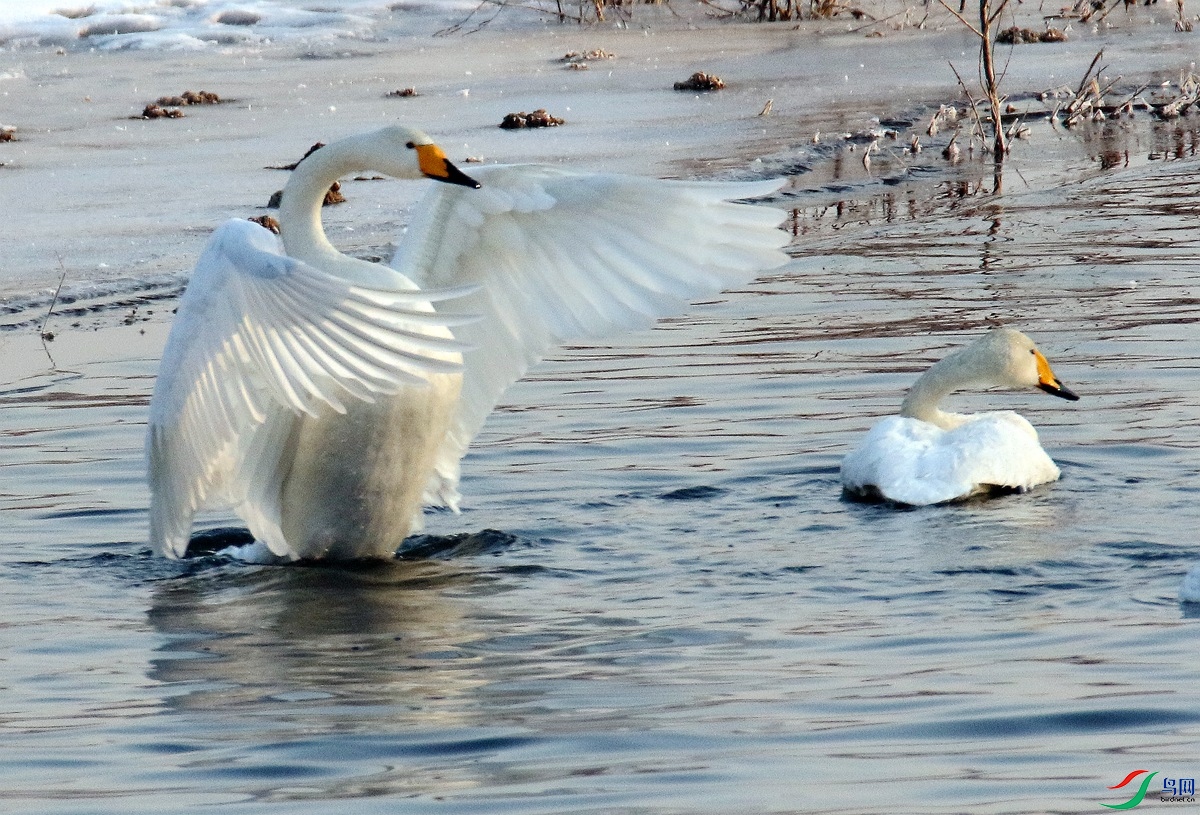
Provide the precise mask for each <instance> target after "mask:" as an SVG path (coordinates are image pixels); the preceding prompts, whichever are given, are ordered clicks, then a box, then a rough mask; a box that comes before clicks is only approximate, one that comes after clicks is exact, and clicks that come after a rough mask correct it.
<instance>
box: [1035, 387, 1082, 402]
mask: <svg viewBox="0 0 1200 815" xmlns="http://www.w3.org/2000/svg"><path fill="white" fill-rule="evenodd" d="M1038 387H1039V388H1041V389H1042V390H1044V391H1045V392H1046V393H1048V394H1050V395H1051V396H1057V397H1059V398H1060V399H1066V400H1067V401H1068V402H1078V401H1079V394H1077V393H1075V391H1073V390H1071V389H1070V388H1068V387H1065V386H1063V385H1062V384H1060V383H1058V382H1053V383H1051V382H1040V383H1038Z"/></svg>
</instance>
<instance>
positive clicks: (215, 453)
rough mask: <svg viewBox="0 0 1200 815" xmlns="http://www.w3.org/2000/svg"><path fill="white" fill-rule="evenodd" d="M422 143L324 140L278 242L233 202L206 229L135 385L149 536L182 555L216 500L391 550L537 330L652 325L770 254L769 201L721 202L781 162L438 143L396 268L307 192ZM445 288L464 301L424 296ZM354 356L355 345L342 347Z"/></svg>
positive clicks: (437, 498) (266, 528) (280, 536)
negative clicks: (712, 173)
mask: <svg viewBox="0 0 1200 815" xmlns="http://www.w3.org/2000/svg"><path fill="white" fill-rule="evenodd" d="M414 145H415V148H416V152H417V153H420V155H419V156H418V155H414V150H413V148H414ZM430 150H436V148H433V147H432V143H431V142H430V141H429V139H428V137H426V136H424V134H421V133H420V132H419V131H414V130H410V129H407V128H398V127H393V128H385V129H384V130H382V131H378V132H376V133H371V134H367V135H365V136H358V137H352V138H350V139H344V140H342V141H341V142H335V143H333V144H331V145H329V146H327V147H324V148H322V149H321V150H318V151H316V152H315V153H313V154H312V155H310V156H309V157H308V158H307V159H305V160H304V161H303V162H301V164H300V165H299V166H298V167H297V169H296V170H295V171H294V173H293V175H292V178H291V179H290V180H289V182H288V185H287V187H286V188H285V191H284V196H283V201H282V204H281V208H280V223H281V225H282V246H280V245H279V244H278V243H277V242H276V239H275V238H274V237H273V236H272V235H271V234H270V233H268V232H267V231H266V230H263V229H260V228H259V227H257V226H255V225H253V224H249V223H244V222H238V221H231V222H229V223H227V224H225V225H224V226H222V227H220V228H219V229H218V230H217V231H216V232H215V233H214V235H213V238H212V240H211V241H210V243H209V246H208V247H207V248H206V250H205V252H204V255H203V256H202V257H201V259H200V262H199V263H198V264H197V267H196V271H195V273H194V274H193V277H192V280H191V282H190V283H189V286H188V289H187V291H186V292H185V294H184V297H183V299H182V300H181V302H180V307H179V310H178V316H177V318H176V324H175V326H174V328H173V329H172V332H171V337H170V339H169V340H168V344H167V349H166V351H165V352H164V355H163V364H162V367H161V369H160V373H159V379H158V382H157V384H156V387H155V393H154V398H153V400H152V402H151V408H150V431H149V440H148V453H149V467H150V484H151V490H152V496H153V498H152V505H151V542H152V544H153V545H154V547H155V549H156V551H158V552H160V553H162V554H164V555H167V556H169V557H180V556H182V555H183V554H184V552H185V551H186V549H187V545H188V540H189V536H190V528H191V523H192V518H193V516H194V514H195V513H196V512H197V511H198V510H199V509H201V508H204V507H207V506H217V505H230V506H233V507H234V509H235V510H236V511H237V512H238V514H239V515H240V516H241V517H242V518H243V520H245V521H246V523H247V525H248V526H249V527H250V530H251V532H253V533H254V535H255V538H256V539H257V541H259V542H260V543H262V544H264V545H265V546H266V547H268V548H269V549H270V551H271V552H272V553H274V554H275V555H276V556H279V557H283V558H288V559H298V558H311V559H316V558H362V557H376V558H387V557H391V556H392V555H393V553H394V552H395V550H396V548H397V547H398V546H399V544H400V543H401V541H403V540H404V538H405V537H406V536H407V535H408V534H410V532H412V531H415V530H417V529H419V528H420V523H421V507H422V503H423V502H424V503H436V504H442V505H446V506H449V507H451V508H452V509H455V510H457V506H458V498H459V496H458V491H457V487H458V473H459V461H460V459H461V458H462V456H463V455H464V454H465V453H466V449H467V446H468V445H469V443H470V442H471V440H472V438H474V436H475V434H476V433H477V432H478V430H479V428H480V427H481V426H482V424H483V421H484V419H485V418H486V416H487V415H488V413H490V412H491V409H492V407H493V406H494V405H495V403H496V401H497V400H498V399H499V397H500V395H501V394H502V393H503V391H504V389H505V388H506V387H508V385H509V384H511V383H512V382H514V381H515V380H517V379H518V378H520V377H521V375H522V374H523V373H524V372H525V371H526V370H527V368H528V367H529V366H530V365H531V364H533V363H534V362H536V361H537V360H539V359H540V358H541V357H542V356H544V355H545V353H546V352H547V351H548V350H549V349H551V348H553V347H554V346H557V345H559V344H561V343H562V342H564V341H565V340H568V339H572V338H579V337H596V336H602V335H604V334H608V333H612V332H614V331H616V330H619V329H625V328H637V327H644V326H648V325H650V324H652V323H653V322H654V320H656V319H657V318H659V317H663V316H666V315H668V314H673V313H677V312H679V311H681V310H682V308H683V306H684V304H685V303H686V301H687V300H688V299H691V298H695V297H698V296H701V295H703V294H709V293H712V292H715V291H718V290H720V289H722V288H725V287H728V286H731V285H734V284H737V283H739V282H744V281H746V280H748V279H752V278H753V277H754V276H755V275H756V274H757V273H758V272H760V271H762V270H764V269H770V268H774V267H776V266H779V265H781V264H782V263H783V262H785V261H786V255H784V254H783V252H782V251H781V247H782V246H783V245H784V244H785V243H786V242H787V236H786V235H785V234H784V233H783V232H781V231H780V230H778V229H777V228H776V227H777V225H778V223H779V221H780V220H782V213H781V212H780V211H779V210H776V209H770V208H766V207H757V206H749V205H744V204H734V203H729V201H730V200H731V199H738V198H749V197H755V196H761V195H765V194H767V193H770V192H772V191H774V190H775V189H777V188H778V187H779V185H780V182H776V181H769V182H757V183H743V184H714V183H689V182H668V181H658V180H653V179H641V178H632V177H623V176H611V175H585V174H579V173H572V172H569V171H566V170H560V169H556V168H551V167H540V166H520V167H518V166H512V167H503V166H496V167H483V168H479V169H478V171H477V172H475V173H473V175H475V176H476V178H477V179H478V180H479V181H480V182H481V184H482V188H481V189H471V188H468V187H467V186H466V184H467V183H469V182H470V181H471V180H470V179H466V178H465V176H462V174H461V173H458V171H457V170H456V169H454V168H453V167H452V166H451V165H449V163H448V162H445V166H446V167H447V168H449V170H450V171H452V173H451V175H454V174H457V178H451V179H449V180H454V181H457V183H458V184H459V185H460V186H452V185H450V184H437V185H434V189H433V190H431V191H430V192H429V193H428V194H427V195H426V196H425V198H424V199H422V201H421V203H420V205H419V206H418V212H419V214H418V215H417V216H416V218H415V220H414V222H413V223H412V224H411V225H410V228H409V230H408V235H407V237H406V238H405V240H404V242H403V243H402V244H401V246H400V248H399V250H398V251H397V254H396V256H395V258H394V259H393V262H392V267H393V268H388V267H385V266H382V265H379V264H372V263H367V262H364V261H359V260H356V259H353V258H350V257H347V256H345V255H343V254H341V253H339V252H338V251H337V250H336V249H334V248H333V247H332V246H331V245H330V244H329V242H328V241H327V240H326V238H325V235H324V233H323V231H322V229H321V224H320V201H321V198H322V196H323V194H324V191H325V190H326V189H327V188H328V187H329V185H330V184H331V183H332V182H333V181H335V180H337V179H338V178H339V177H341V176H342V175H345V174H347V173H351V172H361V171H366V170H375V171H382V172H386V173H388V174H390V175H393V176H396V177H400V178H419V177H421V175H429V176H431V177H440V176H441V172H440V164H439V162H444V156H442V155H441V153H440V151H438V152H437V153H436V156H435V158H436V160H433V159H431V158H430V155H429V154H428V151H430ZM418 159H419V161H418ZM431 168H433V171H432V172H431ZM442 180H447V179H445V178H443V179H442ZM464 287H465V288H464ZM317 289H320V293H319V294H314V293H313V292H314V291H315V290H317ZM451 296H453V297H455V298H456V299H455V301H454V303H453V308H452V310H453V311H454V312H455V313H460V314H473V315H477V316H478V319H477V320H475V321H473V322H472V321H466V320H462V319H459V320H456V319H454V318H453V317H451V318H447V317H443V316H441V315H440V314H439V313H438V312H436V311H435V310H434V307H433V305H432V303H433V302H435V301H438V300H444V299H447V298H449V297H451ZM360 301H363V302H360ZM344 311H348V312H351V314H350V316H346V315H343V314H342V312H344ZM330 315H333V317H332V318H331V317H330ZM339 320H340V321H341V322H342V323H346V322H349V323H352V324H353V330H352V331H350V332H347V331H345V330H343V329H340V328H339V327H338V325H340V323H339ZM330 348H333V349H334V350H329V349H330ZM321 349H325V354H324V356H322V355H321V354H320V353H318V352H319V351H320V350H321ZM356 355H357V356H358V357H364V358H366V360H367V362H363V363H362V364H359V365H354V364H350V363H347V362H346V361H345V359H343V356H345V357H347V358H350V359H354V358H355V357H356Z"/></svg>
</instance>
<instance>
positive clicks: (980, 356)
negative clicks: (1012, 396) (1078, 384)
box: [967, 328, 1079, 402]
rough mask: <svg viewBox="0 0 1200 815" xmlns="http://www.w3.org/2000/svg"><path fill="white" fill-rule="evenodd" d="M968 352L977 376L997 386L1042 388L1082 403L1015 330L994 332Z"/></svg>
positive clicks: (1005, 329)
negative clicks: (978, 374)
mask: <svg viewBox="0 0 1200 815" xmlns="http://www.w3.org/2000/svg"><path fill="white" fill-rule="evenodd" d="M967 351H968V352H970V356H971V357H972V358H973V362H974V364H975V366H976V367H977V371H978V373H980V374H981V375H983V377H984V378H986V379H990V380H991V381H992V382H994V383H996V384H999V385H1009V386H1010V387H1014V388H1040V389H1041V390H1044V391H1045V392H1046V393H1049V394H1051V395H1053V396H1058V397H1061V398H1063V399H1069V400H1071V401H1072V402H1074V401H1076V400H1078V399H1079V397H1078V396H1077V395H1075V393H1074V392H1073V391H1071V390H1070V389H1069V388H1067V387H1065V386H1064V385H1063V384H1062V383H1061V382H1059V381H1058V377H1057V376H1055V375H1054V371H1053V370H1051V369H1050V363H1049V362H1047V361H1046V358H1045V357H1044V356H1042V352H1041V351H1039V350H1038V348H1037V346H1036V345H1034V343H1033V340H1031V339H1029V337H1027V336H1025V335H1024V334H1022V333H1021V332H1020V331H1017V330H1016V329H1015V328H997V329H993V330H992V331H989V332H988V333H987V334H985V335H984V336H983V337H981V338H980V339H979V340H978V341H977V342H976V343H975V344H974V345H972V346H970V347H969V348H968V349H967Z"/></svg>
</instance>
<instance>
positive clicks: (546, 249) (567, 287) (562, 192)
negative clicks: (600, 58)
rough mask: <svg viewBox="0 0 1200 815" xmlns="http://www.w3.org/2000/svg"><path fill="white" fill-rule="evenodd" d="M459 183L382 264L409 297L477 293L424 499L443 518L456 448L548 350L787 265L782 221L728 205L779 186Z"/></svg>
mask: <svg viewBox="0 0 1200 815" xmlns="http://www.w3.org/2000/svg"><path fill="white" fill-rule="evenodd" d="M472 175H473V176H475V177H476V178H477V179H478V180H479V182H480V184H481V185H482V188H481V189H479V190H473V189H467V188H461V187H451V185H448V184H438V185H435V188H434V189H433V190H431V191H430V192H429V193H428V194H427V195H426V197H425V198H424V200H423V201H422V202H421V206H420V208H419V209H420V214H419V215H418V217H417V219H416V220H415V221H414V222H413V224H412V225H411V226H410V228H409V231H408V235H407V236H406V238H405V239H404V241H403V242H402V243H401V245H400V248H399V250H398V252H397V255H396V257H395V259H394V261H393V267H394V268H395V269H397V270H398V271H399V272H400V273H402V274H404V275H405V276H407V277H409V278H411V279H412V280H414V281H416V282H417V284H418V285H419V286H420V287H422V288H425V287H429V286H459V285H463V284H476V285H478V286H479V290H478V291H477V292H476V293H475V294H473V295H471V296H469V297H467V298H465V299H464V302H463V306H462V307H463V309H464V310H466V311H469V312H472V313H477V314H481V315H484V317H483V319H482V320H481V321H480V322H477V323H474V324H472V325H469V326H465V327H464V328H462V329H461V330H458V331H456V332H455V333H456V336H458V337H459V338H460V339H463V340H464V341H465V342H466V343H467V344H469V345H470V346H472V348H471V350H470V351H469V352H467V353H466V354H465V355H464V365H465V370H464V374H463V394H462V399H461V401H460V403H459V409H458V414H457V416H456V417H455V422H454V424H453V426H452V428H451V431H450V433H449V434H448V436H447V441H446V443H445V444H444V445H443V448H442V450H441V451H440V453H439V461H438V476H437V478H436V479H435V483H434V484H432V485H431V494H430V496H428V497H429V498H430V499H431V500H434V501H438V500H440V501H441V502H446V503H450V504H451V505H452V506H453V504H454V502H455V500H456V498H457V493H456V492H455V486H456V484H457V480H458V461H459V459H460V458H461V457H462V455H463V454H464V453H465V452H466V448H467V445H468V444H469V443H470V441H471V439H472V438H473V437H474V436H475V434H476V433H477V432H478V430H479V428H480V427H481V426H482V424H483V421H484V419H485V418H486V417H487V415H488V413H490V412H491V410H492V408H493V406H494V405H495V404H496V402H497V401H498V400H499V398H500V396H501V394H502V393H503V392H504V390H505V389H506V388H507V387H508V386H509V385H510V384H512V383H513V382H514V381H516V380H517V379H519V378H520V377H521V376H522V375H523V374H524V373H525V371H526V370H527V369H528V368H529V366H530V365H532V364H533V363H535V362H537V361H538V360H539V359H541V358H542V357H543V356H544V355H545V354H546V353H547V352H548V351H549V350H550V349H552V348H554V347H556V346H558V345H561V344H562V343H563V342H566V341H568V340H571V339H578V338H584V337H600V336H604V335H607V334H610V333H613V332H615V331H618V330H624V329H635V328H644V327H647V326H650V325H652V324H653V323H654V321H655V320H657V319H659V318H662V317H665V316H668V315H671V314H677V313H679V312H681V311H682V310H683V307H684V304H685V303H686V302H687V301H688V300H692V299H695V298H697V297H701V296H704V295H708V294H712V293H714V292H716V291H719V290H721V289H723V288H728V287H730V286H735V285H738V284H741V283H744V282H746V281H747V280H750V279H752V278H753V277H754V276H755V275H757V274H758V273H760V272H761V271H763V270H766V269H772V268H775V267H777V266H780V265H781V264H783V263H784V262H786V260H787V256H786V255H785V254H784V253H783V251H782V247H783V246H784V245H785V244H786V243H787V242H788V236H787V235H786V234H785V233H784V232H783V231H781V230H780V229H779V228H778V226H779V224H780V222H781V221H782V220H783V219H784V213H783V212H782V211H781V210H779V209H775V208H772V207H766V206H755V205H748V204H738V203H731V201H734V200H738V199H744V198H754V197H761V196H764V195H768V194H770V193H772V192H774V191H776V190H777V189H778V188H779V187H780V186H781V184H782V182H781V181H763V182H750V183H738V184H726V183H703V182H701V183H696V182H679V181H660V180H657V179H646V178H635V177H628V176H618V175H586V174H580V173H573V172H569V171H565V170H561V169H558V168H552V167H541V166H495V167H482V168H478V169H476V170H473V171H472Z"/></svg>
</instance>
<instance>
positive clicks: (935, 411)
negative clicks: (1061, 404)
mask: <svg viewBox="0 0 1200 815" xmlns="http://www.w3.org/2000/svg"><path fill="white" fill-rule="evenodd" d="M993 385H999V386H1002V387H1007V388H1041V389H1042V390H1044V391H1046V393H1050V394H1053V395H1054V396H1059V397H1062V398H1063V399H1069V400H1071V401H1075V400H1077V399H1078V398H1079V397H1078V396H1076V395H1075V394H1074V393H1072V392H1071V391H1070V390H1068V389H1067V388H1065V387H1063V385H1062V383H1061V382H1059V381H1058V379H1057V378H1056V377H1055V376H1054V372H1053V371H1051V370H1050V364H1049V363H1048V362H1047V361H1046V358H1045V357H1044V356H1042V353H1041V352H1040V351H1038V349H1037V346H1035V345H1034V344H1033V340H1031V339H1029V337H1027V336H1025V335H1024V334H1022V333H1021V332H1020V331H1016V330H1014V329H1011V328H997V329H994V330H992V331H989V332H988V333H987V334H985V335H984V336H983V337H981V338H980V339H978V340H976V341H975V342H974V343H973V344H971V345H968V346H967V347H965V348H962V349H960V350H958V351H955V352H954V353H952V354H950V355H949V356H947V357H946V358H945V359H943V360H942V361H940V362H938V363H936V364H935V365H933V366H932V367H931V368H930V369H929V370H928V371H926V372H925V373H924V374H922V375H921V377H920V378H919V379H918V380H917V381H916V383H915V384H914V385H913V386H912V389H911V390H909V392H908V395H907V396H906V397H905V399H904V402H903V404H902V405H901V406H900V415H899V416H890V417H888V418H886V419H883V420H882V421H880V422H879V423H877V424H876V425H875V426H874V427H873V428H871V430H870V432H869V433H867V436H866V438H865V439H864V440H863V443H862V444H861V445H859V446H858V447H857V448H856V449H854V450H853V451H852V452H851V453H850V454H849V455H847V456H846V458H845V459H844V460H843V461H842V486H843V488H844V489H845V491H846V494H847V495H849V496H850V497H857V498H865V499H870V500H881V499H882V500H886V501H892V502H894V503H897V504H908V505H912V506H923V505H926V504H940V503H944V502H947V501H956V500H960V499H963V498H969V497H971V496H973V495H978V494H981V493H985V492H991V491H997V490H999V491H1016V492H1024V491H1025V490H1028V489H1031V488H1032V487H1034V486H1036V485H1038V484H1044V483H1046V482H1048V481H1054V480H1056V479H1057V478H1058V477H1059V471H1058V467H1057V466H1055V464H1054V462H1053V461H1051V460H1050V457H1049V456H1047V455H1046V452H1045V451H1044V450H1042V447H1041V445H1040V444H1039V443H1038V435H1037V431H1036V430H1034V429H1033V425H1031V424H1030V423H1029V422H1028V421H1026V420H1025V419H1024V418H1022V417H1021V416H1019V415H1017V414H1016V413H1013V412H1012V411H998V412H989V413H977V414H972V415H965V416H964V415H960V414H956V413H946V412H943V411H942V410H941V409H940V408H939V407H938V404H939V403H940V402H941V401H942V399H943V398H944V397H946V396H948V395H950V394H951V393H952V392H954V391H956V390H959V389H961V388H965V387H970V386H976V387H988V386H993Z"/></svg>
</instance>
